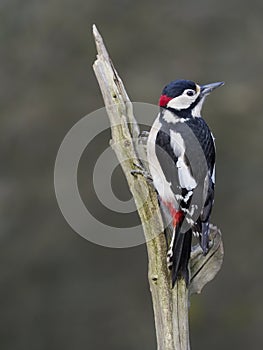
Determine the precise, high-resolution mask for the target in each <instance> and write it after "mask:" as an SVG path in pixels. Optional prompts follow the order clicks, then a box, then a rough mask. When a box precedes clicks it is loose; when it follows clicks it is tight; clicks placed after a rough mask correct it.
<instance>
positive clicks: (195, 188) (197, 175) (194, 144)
mask: <svg viewBox="0 0 263 350" xmlns="http://www.w3.org/2000/svg"><path fill="white" fill-rule="evenodd" d="M221 85H223V83H222V82H220V83H213V84H207V85H198V84H196V83H194V82H192V81H189V80H175V81H172V82H171V83H170V84H168V85H167V86H165V88H164V89H163V92H162V95H161V97H160V100H159V106H160V113H159V115H158V117H157V118H156V120H155V122H154V124H153V126H152V128H151V131H150V133H149V138H148V142H147V157H148V163H149V169H150V173H151V176H152V179H153V185H154V187H155V188H156V190H157V192H158V195H159V197H160V202H161V204H162V207H163V208H164V211H166V212H168V213H169V217H170V218H171V223H172V226H173V235H172V238H171V243H170V247H169V249H168V253H167V261H168V267H169V268H170V269H171V270H172V285H173V286H174V284H175V282H176V280H177V278H178V277H182V278H184V279H185V280H186V283H187V284H188V282H189V272H188V262H189V258H190V252H191V242H192V235H196V236H198V237H199V239H200V245H201V247H202V249H203V252H204V254H206V253H207V252H208V249H209V217H210V214H211V210H212V206H213V202H214V185H215V145H214V138H213V135H212V133H211V132H210V130H209V127H208V125H207V124H206V122H205V121H204V119H202V117H201V108H202V105H203V102H204V100H205V98H206V96H207V95H208V94H209V93H210V92H211V91H213V90H214V89H215V88H217V87H219V86H221Z"/></svg>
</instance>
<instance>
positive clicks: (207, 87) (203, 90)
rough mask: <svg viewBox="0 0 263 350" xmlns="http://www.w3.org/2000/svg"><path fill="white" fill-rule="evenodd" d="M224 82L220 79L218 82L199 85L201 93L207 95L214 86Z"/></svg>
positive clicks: (216, 86)
mask: <svg viewBox="0 0 263 350" xmlns="http://www.w3.org/2000/svg"><path fill="white" fill-rule="evenodd" d="M224 84H225V83H224V82H223V81H220V82H218V83H211V84H206V85H201V95H202V96H206V95H209V94H210V93H211V92H212V91H213V90H215V89H216V88H218V87H220V86H222V85H224Z"/></svg>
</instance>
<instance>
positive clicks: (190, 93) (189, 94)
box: [186, 90, 195, 96]
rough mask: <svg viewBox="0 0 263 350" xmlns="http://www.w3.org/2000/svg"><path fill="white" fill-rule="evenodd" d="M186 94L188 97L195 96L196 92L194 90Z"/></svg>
mask: <svg viewBox="0 0 263 350" xmlns="http://www.w3.org/2000/svg"><path fill="white" fill-rule="evenodd" d="M186 94H187V95H188V96H194V94H195V93H194V91H193V90H188V91H186Z"/></svg>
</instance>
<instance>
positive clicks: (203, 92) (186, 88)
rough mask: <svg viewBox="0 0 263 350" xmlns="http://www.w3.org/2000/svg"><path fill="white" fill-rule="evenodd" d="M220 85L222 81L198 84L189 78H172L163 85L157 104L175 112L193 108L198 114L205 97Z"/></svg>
mask: <svg viewBox="0 0 263 350" xmlns="http://www.w3.org/2000/svg"><path fill="white" fill-rule="evenodd" d="M221 85H224V83H223V82H218V83H212V84H206V85H198V84H196V83H194V82H193V81H191V80H174V81H172V82H171V83H169V84H168V85H166V86H165V87H164V89H163V91H162V95H161V97H160V99H159V106H160V107H163V108H167V109H170V110H174V111H175V112H177V113H178V112H180V111H189V112H191V111H192V110H193V111H194V113H195V114H198V113H200V111H201V108H202V104H203V102H204V99H205V97H206V96H207V95H209V94H210V92H212V91H213V90H214V89H216V88H217V87H219V86H221Z"/></svg>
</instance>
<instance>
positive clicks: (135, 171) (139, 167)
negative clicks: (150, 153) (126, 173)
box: [131, 163, 153, 184]
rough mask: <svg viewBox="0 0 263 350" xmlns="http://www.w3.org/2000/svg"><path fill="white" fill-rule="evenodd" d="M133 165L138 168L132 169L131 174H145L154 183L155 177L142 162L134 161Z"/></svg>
mask: <svg viewBox="0 0 263 350" xmlns="http://www.w3.org/2000/svg"><path fill="white" fill-rule="evenodd" d="M133 165H134V166H135V167H136V168H137V169H134V170H132V171H131V174H132V175H133V176H138V175H141V176H143V177H144V178H145V179H146V180H147V181H148V182H149V183H150V184H152V183H153V179H152V177H151V174H150V173H149V172H148V171H147V170H145V169H144V168H143V166H142V165H141V164H137V163H133Z"/></svg>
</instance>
